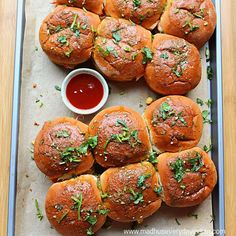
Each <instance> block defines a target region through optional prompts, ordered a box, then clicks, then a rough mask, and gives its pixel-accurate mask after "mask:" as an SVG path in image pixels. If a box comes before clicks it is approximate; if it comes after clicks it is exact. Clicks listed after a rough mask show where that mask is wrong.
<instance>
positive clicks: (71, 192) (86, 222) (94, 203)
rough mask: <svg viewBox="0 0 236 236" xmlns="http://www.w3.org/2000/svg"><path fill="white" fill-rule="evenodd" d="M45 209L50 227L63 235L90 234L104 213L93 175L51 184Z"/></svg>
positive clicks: (103, 220)
mask: <svg viewBox="0 0 236 236" xmlns="http://www.w3.org/2000/svg"><path fill="white" fill-rule="evenodd" d="M45 210H46V214H47V218H48V220H49V222H50V223H51V225H52V226H53V228H55V229H56V230H57V231H58V232H59V233H60V234H62V235H64V236H86V235H92V234H93V233H95V232H96V231H98V230H99V229H100V228H101V227H102V225H103V224H104V223H105V220H106V214H107V210H106V209H105V208H104V206H103V203H102V199H101V196H100V191H99V189H98V188H97V179H96V177H95V176H93V175H82V176H80V177H77V178H76V179H70V180H67V181H64V182H60V183H55V184H53V185H52V186H51V187H50V188H49V190H48V192H47V196H46V200H45ZM89 233H90V234H89Z"/></svg>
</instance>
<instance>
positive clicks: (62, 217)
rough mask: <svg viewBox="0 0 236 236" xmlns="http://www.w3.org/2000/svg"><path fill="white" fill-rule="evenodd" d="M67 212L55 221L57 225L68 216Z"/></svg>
mask: <svg viewBox="0 0 236 236" xmlns="http://www.w3.org/2000/svg"><path fill="white" fill-rule="evenodd" d="M68 213H69V211H66V212H65V213H64V214H63V215H62V216H61V218H60V219H59V220H57V222H58V224H60V223H61V222H62V221H63V220H64V219H65V217H66V216H67V215H68Z"/></svg>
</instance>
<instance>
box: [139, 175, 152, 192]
mask: <svg viewBox="0 0 236 236" xmlns="http://www.w3.org/2000/svg"><path fill="white" fill-rule="evenodd" d="M150 177H151V174H150V173H148V174H146V175H140V176H139V177H138V183H137V187H138V188H140V187H141V188H142V189H145V188H146V184H145V181H146V180H147V179H148V178H150Z"/></svg>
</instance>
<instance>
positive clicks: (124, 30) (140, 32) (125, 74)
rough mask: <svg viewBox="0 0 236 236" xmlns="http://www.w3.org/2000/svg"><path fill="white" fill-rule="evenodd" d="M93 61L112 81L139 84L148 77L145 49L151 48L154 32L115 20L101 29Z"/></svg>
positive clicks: (121, 20) (122, 20)
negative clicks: (141, 79)
mask: <svg viewBox="0 0 236 236" xmlns="http://www.w3.org/2000/svg"><path fill="white" fill-rule="evenodd" d="M97 33H98V36H97V38H96V40H95V49H94V53H93V59H94V61H95V64H96V66H97V67H98V69H99V70H100V71H101V72H102V73H103V74H104V75H105V76H107V77H108V79H111V80H117V81H130V80H134V79H136V80H138V79H139V78H141V77H142V76H143V75H144V70H145V65H144V62H143V58H144V55H143V53H142V51H143V49H144V48H146V47H147V48H149V49H150V48H151V32H150V31H148V30H146V29H144V28H143V27H141V26H139V25H135V24H134V23H132V22H130V21H128V20H124V19H115V18H111V17H107V18H105V19H104V20H103V21H102V22H101V24H100V25H99V27H98V31H97Z"/></svg>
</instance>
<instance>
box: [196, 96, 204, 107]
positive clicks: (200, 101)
mask: <svg viewBox="0 0 236 236" xmlns="http://www.w3.org/2000/svg"><path fill="white" fill-rule="evenodd" d="M197 104H198V105H200V106H203V105H204V102H203V100H202V99H200V98H197Z"/></svg>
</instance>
